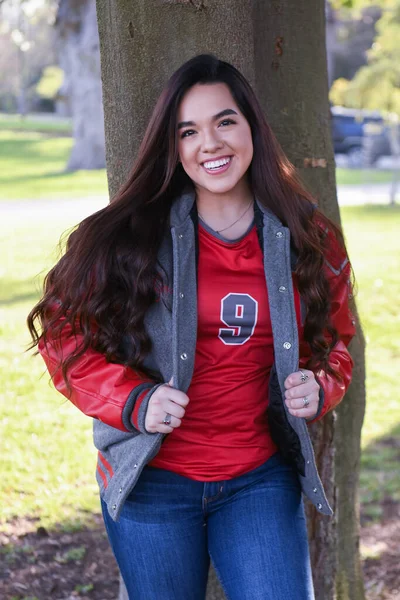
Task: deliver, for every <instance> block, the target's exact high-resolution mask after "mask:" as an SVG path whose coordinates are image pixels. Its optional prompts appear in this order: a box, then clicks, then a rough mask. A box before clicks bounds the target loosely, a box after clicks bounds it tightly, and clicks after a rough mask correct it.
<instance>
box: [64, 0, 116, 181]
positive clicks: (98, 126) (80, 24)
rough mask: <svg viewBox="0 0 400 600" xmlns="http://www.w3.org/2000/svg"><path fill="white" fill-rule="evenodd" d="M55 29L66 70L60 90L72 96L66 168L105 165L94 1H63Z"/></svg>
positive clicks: (69, 96) (97, 167)
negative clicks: (71, 130)
mask: <svg viewBox="0 0 400 600" xmlns="http://www.w3.org/2000/svg"><path fill="white" fill-rule="evenodd" d="M56 30H57V32H58V40H57V42H58V50H59V62H60V66H61V68H62V69H63V71H64V83H63V86H62V89H61V90H60V93H62V94H65V95H67V96H68V98H69V104H70V106H71V112H72V121H73V137H74V145H73V148H72V151H71V155H70V157H69V160H68V164H67V167H66V169H67V170H68V171H75V170H77V169H101V168H104V166H105V142H104V114H103V105H102V96H101V79H100V52H99V36H98V31H97V19H96V2H95V0H60V4H59V8H58V12H57V20H56Z"/></svg>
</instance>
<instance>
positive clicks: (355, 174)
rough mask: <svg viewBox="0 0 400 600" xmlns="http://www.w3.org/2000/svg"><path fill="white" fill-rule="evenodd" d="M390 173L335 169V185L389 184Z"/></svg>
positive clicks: (374, 170) (390, 179) (370, 170)
mask: <svg viewBox="0 0 400 600" xmlns="http://www.w3.org/2000/svg"><path fill="white" fill-rule="evenodd" d="M392 179H393V174H392V171H378V170H377V169H343V168H337V169H336V183H337V185H369V184H371V183H390V182H391V181H392Z"/></svg>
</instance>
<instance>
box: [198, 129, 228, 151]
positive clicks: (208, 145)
mask: <svg viewBox="0 0 400 600" xmlns="http://www.w3.org/2000/svg"><path fill="white" fill-rule="evenodd" d="M222 145H223V144H222V141H221V140H220V138H219V136H218V132H216V131H213V130H210V131H205V132H204V135H203V140H202V144H201V150H202V152H206V153H208V154H212V153H213V152H215V151H216V150H218V149H219V148H221V147H222Z"/></svg>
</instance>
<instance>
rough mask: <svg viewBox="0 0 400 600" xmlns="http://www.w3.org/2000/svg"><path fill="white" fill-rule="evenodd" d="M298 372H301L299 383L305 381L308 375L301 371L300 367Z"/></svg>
mask: <svg viewBox="0 0 400 600" xmlns="http://www.w3.org/2000/svg"><path fill="white" fill-rule="evenodd" d="M299 372H300V373H301V375H300V380H301V383H304V382H306V381H307V379H308V375H306V373H304V371H302V370H301V369H299Z"/></svg>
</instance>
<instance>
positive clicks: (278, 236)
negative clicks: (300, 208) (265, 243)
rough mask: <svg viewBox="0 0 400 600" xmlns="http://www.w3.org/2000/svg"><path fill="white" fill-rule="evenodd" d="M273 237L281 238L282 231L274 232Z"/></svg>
mask: <svg viewBox="0 0 400 600" xmlns="http://www.w3.org/2000/svg"><path fill="white" fill-rule="evenodd" d="M275 236H276V237H277V238H281V237H282V236H283V233H282V231H277V232H276V234H275Z"/></svg>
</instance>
